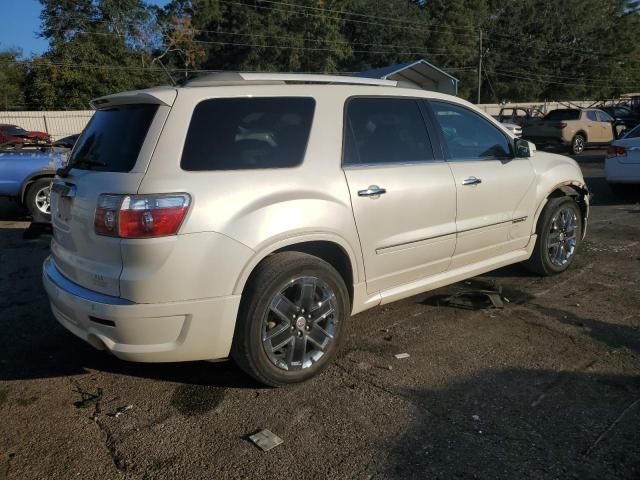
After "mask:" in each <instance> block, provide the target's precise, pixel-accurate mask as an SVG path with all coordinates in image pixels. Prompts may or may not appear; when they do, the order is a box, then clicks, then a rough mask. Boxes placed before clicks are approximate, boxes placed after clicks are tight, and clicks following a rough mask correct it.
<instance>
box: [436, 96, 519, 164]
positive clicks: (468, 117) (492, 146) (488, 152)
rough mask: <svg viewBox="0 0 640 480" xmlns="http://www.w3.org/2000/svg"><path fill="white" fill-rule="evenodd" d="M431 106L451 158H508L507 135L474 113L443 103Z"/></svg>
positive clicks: (509, 151)
mask: <svg viewBox="0 0 640 480" xmlns="http://www.w3.org/2000/svg"><path fill="white" fill-rule="evenodd" d="M431 106H432V108H433V111H434V113H435V114H436V118H437V119H438V123H439V126H440V129H441V131H442V136H443V138H444V141H445V143H446V145H447V148H448V149H449V155H450V156H451V159H453V160H485V159H491V158H506V157H511V156H512V155H511V145H510V142H509V140H508V138H507V136H506V135H505V134H504V133H503V132H501V131H500V130H499V129H498V128H497V127H496V126H494V125H493V124H491V123H490V122H489V121H487V120H486V119H484V118H482V117H481V116H480V115H478V114H477V113H474V112H472V111H471V110H468V109H466V108H464V107H460V106H457V105H453V104H451V103H446V102H437V101H432V102H431Z"/></svg>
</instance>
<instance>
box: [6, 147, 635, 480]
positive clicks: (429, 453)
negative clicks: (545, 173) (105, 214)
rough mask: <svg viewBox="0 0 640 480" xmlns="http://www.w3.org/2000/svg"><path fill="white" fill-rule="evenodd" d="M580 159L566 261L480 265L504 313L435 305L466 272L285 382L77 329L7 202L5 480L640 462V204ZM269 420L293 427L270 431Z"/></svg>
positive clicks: (382, 473)
mask: <svg viewBox="0 0 640 480" xmlns="http://www.w3.org/2000/svg"><path fill="white" fill-rule="evenodd" d="M579 160H580V162H581V165H582V167H583V170H584V172H585V177H587V178H588V182H589V184H590V186H591V189H592V191H593V193H594V194H595V197H594V199H593V204H594V206H593V208H592V211H591V212H592V213H591V220H590V225H589V235H588V237H587V240H586V241H585V242H584V243H583V244H582V245H581V248H580V252H579V255H578V258H577V262H576V264H575V265H574V267H573V268H572V269H571V270H570V271H568V272H567V273H565V274H564V275H561V276H558V277H554V278H537V277H534V276H531V275H529V274H528V273H527V272H526V271H524V270H523V269H522V268H520V267H518V266H514V267H510V268H506V269H502V270H499V271H497V272H494V273H492V274H489V275H485V276H483V277H480V278H477V279H474V283H476V284H480V285H484V284H491V283H492V282H495V283H496V284H498V285H501V286H502V288H503V290H504V294H505V296H506V297H507V298H508V299H509V300H510V302H509V303H507V304H506V306H505V308H504V309H503V310H495V309H492V310H488V309H481V310H465V309H460V308H453V307H450V306H442V305H438V299H440V298H442V296H443V295H447V294H450V293H452V292H456V291H458V290H459V289H461V288H463V287H466V286H465V285H464V284H463V285H455V286H451V287H448V288H445V289H441V290H438V291H435V292H431V293H428V294H424V295H419V296H416V297H413V298H410V299H407V300H404V301H401V302H398V303H395V304H392V305H389V306H386V307H381V308H376V309H374V310H372V311H369V312H365V313H363V314H360V315H358V316H356V317H354V318H353V321H352V330H351V336H350V338H349V339H348V341H347V342H346V348H344V350H343V352H342V354H341V355H340V357H339V359H338V361H337V362H336V363H335V364H334V365H332V366H331V367H330V368H329V369H328V370H327V371H326V373H324V374H323V375H322V376H321V377H320V378H317V379H315V380H313V381H311V382H309V383H307V384H304V385H301V386H297V387H293V388H287V389H280V390H274V389H266V388H261V387H260V386H258V385H256V384H255V383H253V382H252V381H251V380H250V379H249V378H247V377H246V376H245V375H244V374H242V373H241V372H240V371H239V370H238V369H237V368H236V367H235V366H234V365H233V364H232V363H216V364H212V363H205V362H201V363H193V364H181V365H135V364H128V363H124V362H121V361H118V360H117V359H115V358H112V357H109V356H107V355H105V354H103V353H100V352H96V351H94V350H93V349H92V348H91V347H89V346H88V345H85V344H84V343H82V342H81V341H80V340H77V339H76V338H75V337H73V336H72V335H71V334H69V333H67V332H66V331H65V330H64V329H63V328H62V327H60V326H59V325H58V324H57V323H56V321H55V320H54V318H53V317H52V315H51V313H50V312H49V307H48V305H47V300H46V296H45V293H44V291H43V288H42V286H41V281H40V266H41V264H42V261H43V259H44V258H45V257H46V255H47V254H48V242H49V238H48V237H46V236H44V237H41V238H39V239H33V240H24V239H23V232H24V229H25V228H26V227H27V226H28V223H26V222H25V221H23V220H24V219H21V218H20V216H21V213H20V212H19V211H18V210H16V209H15V208H12V207H11V206H10V205H9V204H7V203H1V204H0V312H1V315H0V479H3V480H4V479H6V478H10V479H20V480H24V479H35V478H38V479H44V478H64V479H67V478H72V477H74V478H75V477H77V478H132V479H148V478H178V477H179V478H189V479H191V478H208V479H227V478H229V479H231V478H234V479H235V478H260V479H276V478H278V479H280V478H332V479H342V478H365V479H367V478H376V479H395V478H421V479H424V478H505V479H507V478H508V479H513V478H581V479H583V478H594V479H595V478H598V479H600V478H640V429H639V426H640V288H639V285H640V205H639V204H637V203H635V204H634V202H633V201H623V200H620V199H617V198H615V197H613V196H612V195H611V193H610V192H609V190H608V187H607V185H606V183H605V182H604V180H603V179H602V156H601V155H600V154H599V153H598V152H588V153H587V154H586V155H583V156H581V157H580V158H579ZM399 352H408V353H410V355H411V356H410V357H409V358H407V359H403V360H396V359H395V358H394V357H393V354H395V353H399ZM129 406H130V407H129ZM261 428H269V429H271V430H272V431H273V432H275V433H276V434H278V435H279V436H280V437H282V438H283V439H284V444H283V445H280V446H279V447H277V448H275V449H274V450H271V451H270V452H267V453H265V452H262V451H261V450H259V449H258V448H256V447H255V446H254V445H253V444H252V443H250V442H249V441H248V439H247V435H249V434H252V433H254V432H255V431H257V430H259V429H261Z"/></svg>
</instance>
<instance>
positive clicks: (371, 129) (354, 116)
mask: <svg viewBox="0 0 640 480" xmlns="http://www.w3.org/2000/svg"><path fill="white" fill-rule="evenodd" d="M433 159H434V157H433V150H432V148H431V142H430V140H429V135H428V133H427V127H426V125H425V123H424V119H423V117H422V113H421V112H420V106H419V104H418V101H417V100H415V99H412V98H352V99H350V100H349V101H348V103H347V107H346V115H345V146H344V159H343V163H344V164H345V165H358V164H360V165H377V164H385V163H413V162H423V161H431V160H433Z"/></svg>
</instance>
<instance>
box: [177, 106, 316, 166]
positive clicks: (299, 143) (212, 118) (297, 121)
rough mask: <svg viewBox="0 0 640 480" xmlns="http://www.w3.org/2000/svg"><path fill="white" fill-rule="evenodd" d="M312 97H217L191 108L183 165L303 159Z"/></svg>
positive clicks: (291, 162)
mask: <svg viewBox="0 0 640 480" xmlns="http://www.w3.org/2000/svg"><path fill="white" fill-rule="evenodd" d="M314 110H315V100H314V99H313V98H307V97H273V98H217V99H212V100H205V101H203V102H200V103H199V104H198V105H197V106H196V108H195V109H194V111H193V116H192V117H191V123H190V124H189V130H188V132H187V139H186V141H185V145H184V150H183V152H182V160H181V161H180V166H181V167H182V169H183V170H188V171H202V170H248V169H256V168H286V167H294V166H296V165H300V164H301V163H302V160H303V157H304V153H305V150H306V148H307V141H308V140H309V132H310V130H311V122H312V120H313V113H314Z"/></svg>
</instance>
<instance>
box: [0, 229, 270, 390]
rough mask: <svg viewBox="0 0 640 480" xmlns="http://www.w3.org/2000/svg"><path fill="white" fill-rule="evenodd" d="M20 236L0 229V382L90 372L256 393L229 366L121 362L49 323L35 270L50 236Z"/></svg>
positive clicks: (46, 251)
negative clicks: (242, 389) (233, 388)
mask: <svg viewBox="0 0 640 480" xmlns="http://www.w3.org/2000/svg"><path fill="white" fill-rule="evenodd" d="M31 228H33V227H31ZM26 231H28V230H25V229H23V228H3V229H0V245H2V260H3V261H2V262H0V311H1V312H2V318H1V319H0V379H1V380H19V379H34V378H49V377H60V376H72V375H78V374H83V373H87V372H88V371H89V370H92V369H96V370H102V371H106V372H112V373H117V374H124V375H131V376H138V377H145V378H153V379H159V380H166V381H172V382H179V383H187V384H194V385H208V386H225V387H235V388H242V387H248V388H257V387H259V385H258V384H257V383H256V382H254V381H253V380H252V379H251V378H249V377H248V376H247V375H245V374H244V373H243V372H242V371H241V370H239V369H238V368H237V367H236V366H235V364H234V363H233V362H221V363H211V362H191V363H175V364H170V363H165V364H141V363H131V362H124V361H121V360H118V359H117V358H115V357H113V356H111V355H109V354H108V353H105V352H101V351H97V350H95V349H94V348H93V347H91V346H89V345H88V344H86V343H85V342H83V341H82V340H80V339H78V338H76V337H75V336H74V335H73V334H71V333H70V332H68V331H67V330H66V329H65V328H64V327H62V326H61V325H59V324H58V322H57V321H56V320H55V318H54V317H53V314H52V313H51V310H50V307H49V303H48V299H47V295H46V292H45V291H44V287H43V286H42V279H41V268H42V263H43V261H44V259H45V258H46V257H47V256H48V255H49V243H50V240H51V236H50V235H49V234H46V232H45V233H42V232H38V234H37V235H34V237H33V238H27V237H25V232H26ZM9 257H11V258H9ZM5 259H6V261H5ZM12 259H13V261H12Z"/></svg>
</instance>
